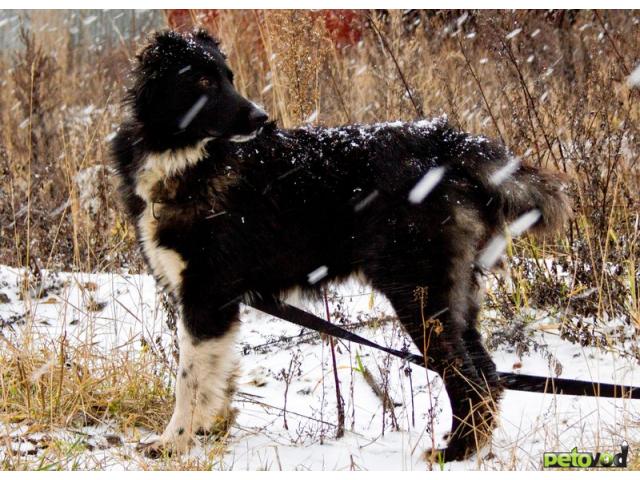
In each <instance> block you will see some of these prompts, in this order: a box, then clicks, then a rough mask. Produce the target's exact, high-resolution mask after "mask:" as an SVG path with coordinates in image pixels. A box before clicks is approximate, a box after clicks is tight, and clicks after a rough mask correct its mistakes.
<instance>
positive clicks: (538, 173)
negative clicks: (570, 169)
mask: <svg viewBox="0 0 640 480" xmlns="http://www.w3.org/2000/svg"><path fill="white" fill-rule="evenodd" d="M485 181H486V187H487V189H488V191H489V192H490V193H491V198H493V199H495V201H497V204H496V205H494V206H493V209H492V210H493V211H494V213H497V214H498V216H500V217H502V218H501V219H500V220H502V222H501V223H508V224H513V222H515V221H516V220H517V219H519V218H522V216H523V215H526V214H528V213H529V212H537V213H533V215H534V219H535V223H534V224H533V225H532V226H531V228H530V229H529V230H528V231H529V233H532V234H534V235H538V236H542V235H545V234H550V233H554V232H556V231H558V230H560V229H561V228H562V227H563V226H564V225H565V224H566V222H567V221H568V220H569V218H570V217H571V201H570V200H569V197H568V196H567V194H566V193H565V189H566V184H567V179H566V178H564V176H563V175H561V174H559V173H553V172H549V171H544V170H540V169H537V168H534V167H531V166H528V165H523V164H520V163H519V162H517V161H515V160H511V161H509V162H507V163H506V164H505V165H504V166H502V167H501V168H500V169H498V170H496V171H494V172H489V175H488V177H487V178H486V179H485Z"/></svg>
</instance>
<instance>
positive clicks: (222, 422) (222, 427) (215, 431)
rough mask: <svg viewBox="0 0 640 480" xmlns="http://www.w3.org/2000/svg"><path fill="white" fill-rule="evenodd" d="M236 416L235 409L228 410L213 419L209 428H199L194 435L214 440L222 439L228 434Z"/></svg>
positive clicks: (236, 410)
mask: <svg viewBox="0 0 640 480" xmlns="http://www.w3.org/2000/svg"><path fill="white" fill-rule="evenodd" d="M237 416H238V409H237V408H230V409H228V410H227V411H226V412H225V413H224V415H220V416H218V417H216V418H215V420H214V421H213V423H212V424H211V425H210V426H209V427H200V428H199V429H198V431H197V432H196V435H201V436H205V437H207V438H212V439H215V440H221V439H224V437H226V436H227V435H228V434H229V429H230V428H231V426H232V425H233V424H234V423H235V421H236V417H237Z"/></svg>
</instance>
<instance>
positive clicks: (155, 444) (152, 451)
mask: <svg viewBox="0 0 640 480" xmlns="http://www.w3.org/2000/svg"><path fill="white" fill-rule="evenodd" d="M194 443H195V442H194V441H193V440H188V441H175V440H164V439H163V438H162V437H161V438H159V439H157V440H154V441H152V442H140V443H138V445H137V447H136V450H137V451H138V452H140V453H142V454H143V455H144V456H145V457H147V458H152V459H158V458H163V457H171V456H173V455H180V454H183V453H187V452H188V451H189V449H190V448H191V447H192V446H193V445H194Z"/></svg>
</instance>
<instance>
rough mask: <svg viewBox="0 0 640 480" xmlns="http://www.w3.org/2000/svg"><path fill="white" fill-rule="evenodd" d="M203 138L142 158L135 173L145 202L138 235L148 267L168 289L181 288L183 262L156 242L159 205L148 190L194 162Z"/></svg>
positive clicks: (201, 148)
mask: <svg viewBox="0 0 640 480" xmlns="http://www.w3.org/2000/svg"><path fill="white" fill-rule="evenodd" d="M208 140H209V139H205V140H203V141H201V142H200V143H198V144H197V145H195V146H194V147H190V148H184V149H180V150H168V151H166V152H162V153H157V154H151V155H149V156H148V157H147V159H146V160H145V162H144V164H143V166H142V167H141V168H140V170H139V171H138V173H137V176H136V194H137V195H138V196H139V197H140V198H142V199H143V200H144V201H145V209H144V211H143V212H142V214H141V215H140V217H139V218H138V236H139V241H140V244H141V246H142V250H143V252H144V254H145V257H146V259H147V262H148V264H149V268H150V269H151V272H152V273H153V275H154V276H155V277H156V279H157V280H158V281H159V282H160V283H161V285H162V286H163V287H164V288H165V289H168V290H169V291H170V292H177V291H178V290H179V289H180V285H181V280H182V272H183V271H184V269H185V267H186V264H185V261H184V259H183V258H182V257H181V256H180V254H179V253H178V252H176V251H175V250H172V249H169V248H165V247H162V246H160V245H158V241H157V235H156V234H157V229H158V220H157V219H156V216H157V215H158V214H159V213H160V212H161V209H162V205H160V204H156V205H154V203H153V201H152V198H151V193H152V191H153V188H154V187H155V185H156V184H158V183H159V182H164V181H165V180H166V179H167V178H169V177H170V176H172V175H176V174H179V173H180V172H181V171H183V170H184V169H185V168H187V167H188V166H190V165H194V164H196V163H197V162H198V161H200V160H201V159H202V158H203V157H204V154H205V151H204V149H205V145H206V143H207V142H208Z"/></svg>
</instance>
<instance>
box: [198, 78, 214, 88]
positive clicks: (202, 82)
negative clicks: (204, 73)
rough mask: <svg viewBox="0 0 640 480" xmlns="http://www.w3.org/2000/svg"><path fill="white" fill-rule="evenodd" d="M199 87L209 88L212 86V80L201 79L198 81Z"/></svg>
mask: <svg viewBox="0 0 640 480" xmlns="http://www.w3.org/2000/svg"><path fill="white" fill-rule="evenodd" d="M198 85H200V86H201V87H202V88H209V87H210V86H211V79H210V78H209V77H200V78H199V79H198Z"/></svg>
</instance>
